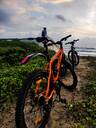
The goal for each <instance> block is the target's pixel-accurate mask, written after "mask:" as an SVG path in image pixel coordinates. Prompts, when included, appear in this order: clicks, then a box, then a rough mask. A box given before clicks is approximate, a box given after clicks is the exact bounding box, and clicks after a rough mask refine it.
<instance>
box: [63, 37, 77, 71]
mask: <svg viewBox="0 0 96 128" xmlns="http://www.w3.org/2000/svg"><path fill="white" fill-rule="evenodd" d="M77 41H79V39H77V40H73V41H70V42H68V43H65V45H67V44H71V50H69V52H68V59H69V61H70V62H71V64H72V67H73V69H74V67H75V66H76V65H78V64H79V55H78V53H77V51H76V50H75V47H74V44H75V42H77Z"/></svg>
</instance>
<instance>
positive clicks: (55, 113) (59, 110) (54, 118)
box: [0, 58, 90, 128]
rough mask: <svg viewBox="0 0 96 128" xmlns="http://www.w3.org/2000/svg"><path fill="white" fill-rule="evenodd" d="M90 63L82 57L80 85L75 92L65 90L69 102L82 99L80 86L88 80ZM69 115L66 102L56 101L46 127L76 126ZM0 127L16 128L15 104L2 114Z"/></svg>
mask: <svg viewBox="0 0 96 128" xmlns="http://www.w3.org/2000/svg"><path fill="white" fill-rule="evenodd" d="M88 63H89V62H88V60H87V59H84V58H83V59H80V64H79V65H78V66H77V67H76V74H77V76H78V86H77V88H76V90H75V91H74V92H73V93H71V92H68V91H67V90H63V91H64V97H65V98H66V100H67V102H76V101H81V100H82V93H81V90H80V88H81V87H82V86H84V85H85V83H86V82H87V79H86V74H87V73H88V72H89V71H90V68H89V67H88ZM6 108H7V106H6ZM69 116H70V115H68V113H67V111H66V108H65V106H64V104H62V103H60V102H56V103H55V104H54V108H53V109H52V112H51V116H50V120H49V123H48V126H46V128H75V125H73V124H74V121H73V120H72V119H70V118H69ZM0 128H15V104H12V105H11V106H10V108H9V109H8V110H6V112H4V113H3V114H2V115H0ZM30 128H31V127H30Z"/></svg>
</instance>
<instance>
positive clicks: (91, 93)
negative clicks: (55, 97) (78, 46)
mask: <svg viewBox="0 0 96 128" xmlns="http://www.w3.org/2000/svg"><path fill="white" fill-rule="evenodd" d="M87 59H88V60H89V62H90V63H89V67H90V69H91V70H90V73H89V74H88V75H87V76H86V77H87V80H88V82H87V84H86V85H84V87H83V88H82V89H81V92H82V96H83V100H82V101H81V102H76V103H73V104H69V105H68V106H67V109H68V112H69V113H70V114H69V115H71V119H72V120H74V122H76V124H77V125H76V128H96V57H87Z"/></svg>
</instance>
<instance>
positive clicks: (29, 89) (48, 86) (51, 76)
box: [15, 36, 77, 128]
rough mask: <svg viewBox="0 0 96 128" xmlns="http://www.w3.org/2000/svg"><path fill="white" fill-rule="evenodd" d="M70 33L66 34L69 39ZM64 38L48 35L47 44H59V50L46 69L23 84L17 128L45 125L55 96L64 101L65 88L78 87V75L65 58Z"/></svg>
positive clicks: (36, 73) (33, 127) (17, 112)
mask: <svg viewBox="0 0 96 128" xmlns="http://www.w3.org/2000/svg"><path fill="white" fill-rule="evenodd" d="M68 37H70V36H67V38H68ZM67 38H62V39H61V40H60V41H57V42H56V43H55V42H53V41H51V40H48V39H47V38H41V39H40V38H37V39H38V40H39V41H40V40H41V41H43V40H46V42H51V43H48V44H47V45H48V46H50V45H59V46H60V49H59V50H58V52H56V54H55V55H54V56H53V57H52V58H51V59H50V61H49V62H48V68H47V70H46V71H45V70H35V71H33V72H31V73H30V74H29V75H28V76H27V78H26V80H25V81H24V83H23V86H22V88H21V90H20V94H19V97H18V101H17V106H16V118H15V119H16V128H45V127H46V126H47V124H48V120H49V117H50V112H51V108H52V105H53V100H54V95H57V96H58V97H59V101H62V98H61V90H62V87H64V88H66V89H68V90H73V89H75V88H76V86H77V76H76V73H75V72H74V70H73V68H72V66H71V64H70V63H69V62H68V61H67V60H66V59H65V55H64V49H63V41H64V40H66V39H67ZM61 67H63V68H64V67H67V73H66V75H64V76H63V75H62V76H61V75H60V69H61Z"/></svg>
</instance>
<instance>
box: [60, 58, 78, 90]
mask: <svg viewBox="0 0 96 128" xmlns="http://www.w3.org/2000/svg"><path fill="white" fill-rule="evenodd" d="M63 64H64V66H65V67H66V69H67V72H66V74H65V75H64V77H60V76H59V82H60V83H61V84H62V86H63V87H65V88H66V89H69V90H73V89H75V88H76V86H77V76H76V73H75V71H74V69H73V68H72V65H71V64H70V63H69V62H68V61H66V60H64V61H63Z"/></svg>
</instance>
